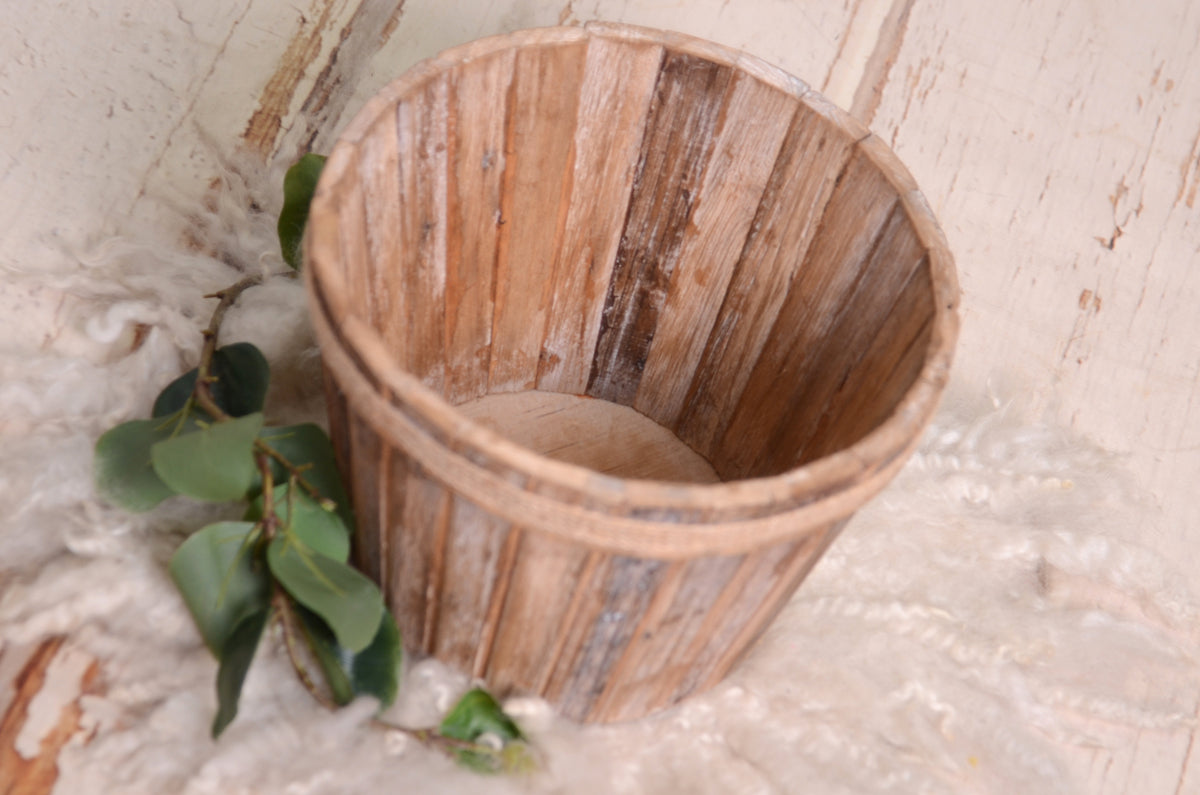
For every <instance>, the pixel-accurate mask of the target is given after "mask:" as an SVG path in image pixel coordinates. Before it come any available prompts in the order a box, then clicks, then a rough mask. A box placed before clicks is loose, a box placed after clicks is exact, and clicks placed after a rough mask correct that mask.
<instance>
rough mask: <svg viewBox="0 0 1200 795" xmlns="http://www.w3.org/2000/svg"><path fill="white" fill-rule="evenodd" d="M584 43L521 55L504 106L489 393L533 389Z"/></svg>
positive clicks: (562, 212) (567, 183)
mask: <svg viewBox="0 0 1200 795" xmlns="http://www.w3.org/2000/svg"><path fill="white" fill-rule="evenodd" d="M586 54H587V44H586V42H583V41H579V42H572V43H570V44H563V45H556V46H547V47H543V48H536V49H525V50H521V51H520V52H519V53H518V54H517V60H516V69H515V74H514V77H513V82H512V85H511V87H510V94H509V100H508V119H507V125H508V129H507V133H506V142H505V162H504V195H503V199H502V210H501V212H502V215H503V217H502V219H501V221H500V223H501V227H500V240H499V257H498V258H497V261H496V277H495V278H496V303H495V309H494V315H493V318H494V320H493V326H492V349H491V362H490V374H489V381H488V390H489V391H490V392H519V391H523V390H526V389H532V388H533V387H534V386H535V384H536V382H537V369H538V359H539V356H540V354H541V348H542V339H543V336H544V334H545V330H546V321H547V318H548V316H549V311H550V301H551V291H552V289H553V287H554V262H555V257H556V254H557V251H558V244H559V240H560V239H561V236H562V233H563V228H564V226H565V223H566V214H567V201H566V198H565V197H566V196H568V195H569V192H570V189H571V179H572V177H573V168H572V163H571V160H572V157H573V147H572V140H573V138H574V133H575V116H576V109H577V107H578V104H579V88H580V85H581V82H582V78H583V66H584V63H585V60H586Z"/></svg>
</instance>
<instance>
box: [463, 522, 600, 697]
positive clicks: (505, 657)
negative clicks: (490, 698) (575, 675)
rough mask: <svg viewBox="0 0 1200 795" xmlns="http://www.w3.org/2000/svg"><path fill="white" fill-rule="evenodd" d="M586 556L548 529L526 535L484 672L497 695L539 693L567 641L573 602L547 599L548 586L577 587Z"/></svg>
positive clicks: (564, 599)
mask: <svg viewBox="0 0 1200 795" xmlns="http://www.w3.org/2000/svg"><path fill="white" fill-rule="evenodd" d="M587 559H588V552H587V550H585V549H584V548H582V547H579V546H576V545H573V544H568V543H564V542H563V541H562V540H560V539H557V538H554V537H552V536H547V535H545V534H544V533H524V534H522V539H521V547H520V554H519V555H518V556H517V557H516V558H515V560H514V566H513V573H512V578H511V583H510V585H509V589H508V593H507V595H506V598H505V600H504V612H503V615H502V616H501V619H500V622H499V623H498V631H497V634H496V636H495V639H494V641H493V642H492V644H491V654H490V657H489V659H488V664H487V667H486V669H485V670H483V671H482V672H480V675H482V676H485V677H486V678H487V680H488V683H489V684H490V685H491V686H492V687H493V688H494V689H495V691H496V692H497V693H499V694H508V693H512V692H518V693H537V692H539V688H540V687H541V682H540V678H539V676H538V673H539V672H540V671H541V670H542V669H543V666H545V665H546V663H547V661H548V659H553V657H554V654H553V650H554V649H555V648H556V647H557V646H559V645H560V644H561V641H562V640H563V637H562V629H561V628H562V626H563V623H564V621H565V620H566V619H568V618H569V613H570V606H571V604H572V600H571V599H570V598H554V599H548V598H547V596H546V587H547V584H550V583H559V584H567V583H570V584H575V585H576V586H577V587H578V583H579V581H580V575H581V574H582V573H583V572H584V569H585V566H586V562H587ZM563 587H565V585H564V586H563ZM560 596H561V595H560Z"/></svg>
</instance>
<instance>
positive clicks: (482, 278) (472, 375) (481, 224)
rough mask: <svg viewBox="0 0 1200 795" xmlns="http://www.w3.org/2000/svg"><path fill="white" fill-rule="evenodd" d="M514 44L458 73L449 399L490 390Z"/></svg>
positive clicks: (449, 233) (452, 137)
mask: <svg viewBox="0 0 1200 795" xmlns="http://www.w3.org/2000/svg"><path fill="white" fill-rule="evenodd" d="M515 57H516V56H515V54H514V53H513V51H512V50H508V51H505V52H501V53H498V54H496V55H494V56H491V57H487V58H482V59H480V60H478V61H473V62H470V63H465V64H462V65H461V66H459V67H458V68H457V69H455V70H454V72H453V73H452V77H451V96H450V114H449V119H448V122H447V124H448V127H447V134H446V143H447V146H448V147H449V149H448V151H447V160H448V162H449V164H450V172H449V179H450V184H449V189H448V192H447V193H448V195H447V206H446V213H447V215H446V225H447V227H446V385H445V394H446V398H447V399H448V400H449V401H450V402H451V403H453V404H458V403H462V402H464V401H467V400H473V399H474V398H478V397H482V396H483V395H484V394H486V393H487V383H488V366H489V362H490V357H491V344H492V309H493V306H492V304H493V297H494V289H495V282H494V279H495V270H496V257H497V247H498V245H499V235H500V232H499V230H500V226H501V224H500V222H501V221H502V220H503V218H502V217H501V189H502V186H503V178H504V171H505V162H506V160H505V153H504V135H505V123H504V120H505V117H506V116H507V115H508V106H507V101H508V94H509V92H508V86H509V85H510V84H511V82H512V80H513V68H514V63H515Z"/></svg>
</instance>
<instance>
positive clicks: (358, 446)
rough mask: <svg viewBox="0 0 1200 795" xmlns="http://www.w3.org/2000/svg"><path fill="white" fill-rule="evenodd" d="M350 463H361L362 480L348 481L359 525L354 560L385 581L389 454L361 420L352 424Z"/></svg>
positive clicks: (355, 538)
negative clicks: (383, 487) (382, 480)
mask: <svg viewBox="0 0 1200 795" xmlns="http://www.w3.org/2000/svg"><path fill="white" fill-rule="evenodd" d="M349 436H350V460H351V461H357V462H361V465H362V468H363V470H364V473H365V474H364V475H363V476H362V477H356V478H353V479H350V480H347V481H346V484H347V485H348V486H349V487H350V499H351V501H352V502H353V503H354V518H355V523H356V524H357V525H358V526H357V528H356V529H355V530H356V531H355V537H354V560H355V562H356V564H357V565H358V567H359V568H360V569H362V572H363V573H364V574H366V575H367V576H368V577H370V578H371V579H372V580H374V581H375V582H384V580H383V578H382V577H381V574H382V571H383V567H382V560H383V555H382V554H381V553H382V547H383V544H382V540H381V539H382V536H383V535H384V534H383V533H382V532H381V530H382V528H381V527H380V524H379V522H380V518H381V511H380V505H381V501H380V496H381V494H380V491H379V474H380V466H379V465H380V463H381V462H382V460H383V457H384V455H386V454H387V451H386V450H385V448H384V447H383V446H382V445H381V444H380V441H379V436H378V434H376V433H375V431H374V430H373V429H372V428H371V427H370V426H369V425H367V424H366V423H365V422H363V421H362V420H361V419H359V418H357V417H356V418H355V419H354V420H353V421H352V423H351V425H350V433H349Z"/></svg>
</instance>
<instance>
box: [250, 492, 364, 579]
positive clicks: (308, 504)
mask: <svg viewBox="0 0 1200 795" xmlns="http://www.w3.org/2000/svg"><path fill="white" fill-rule="evenodd" d="M272 501H273V502H274V506H275V515H276V516H278V517H279V521H280V523H281V524H282V526H283V530H284V532H285V533H292V534H295V536H296V537H297V538H299V539H300V540H301V541H303V542H304V545H305V546H307V547H308V548H309V549H311V550H312V551H314V552H316V553H318V554H321V555H324V556H325V557H327V558H333V559H334V560H336V561H338V562H339V563H345V562H346V559H347V558H348V557H350V531H349V529H348V528H347V527H346V526H345V525H344V524H342V520H341V518H339V517H338V515H337V514H336V513H334V512H332V511H327V510H325V509H324V508H323V507H322V506H321V504H320V503H318V502H317V501H316V500H314V499H313V498H312V497H310V496H308V494H307V493H306V492H305V491H304V490H303V489H300V488H297V489H292V488H291V487H290V486H288V485H287V484H284V485H282V486H278V487H277V488H276V489H275V493H274V494H273V500H272ZM254 511H255V513H256V514H257V516H262V515H263V498H262V496H261V495H260V496H259V497H258V499H256V500H255V501H254Z"/></svg>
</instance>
